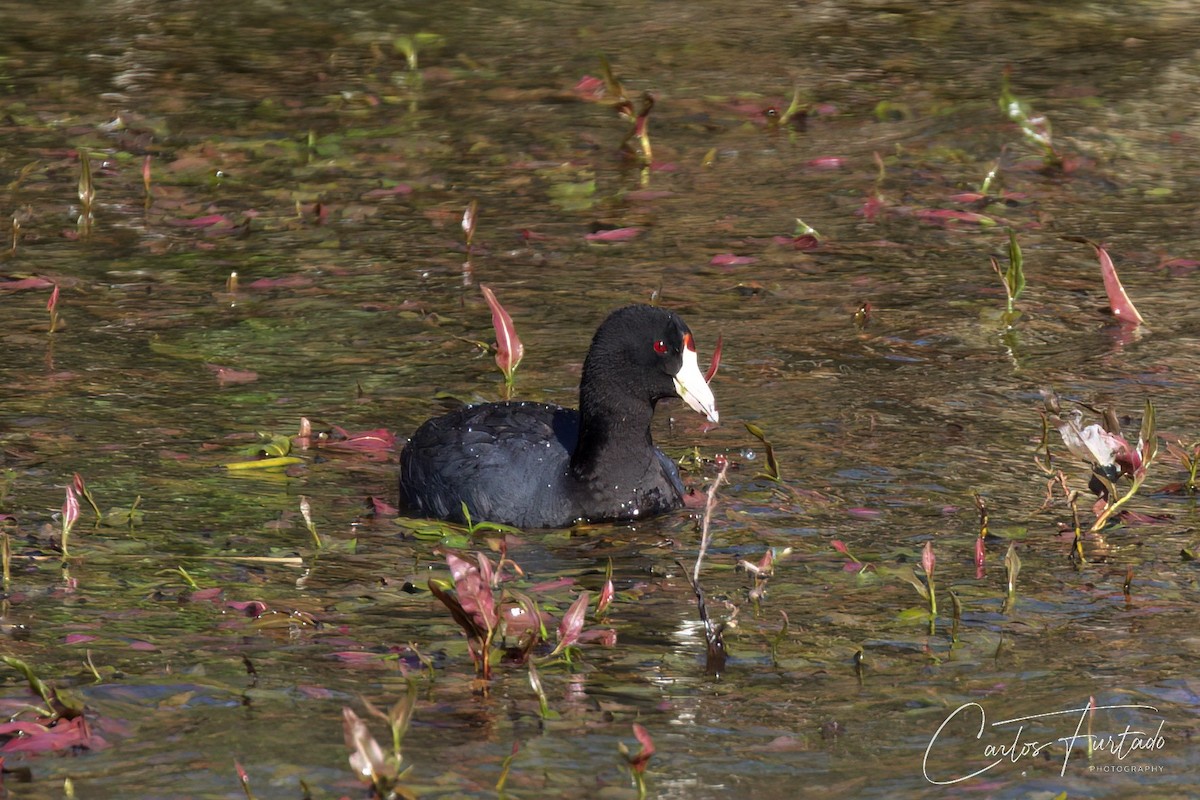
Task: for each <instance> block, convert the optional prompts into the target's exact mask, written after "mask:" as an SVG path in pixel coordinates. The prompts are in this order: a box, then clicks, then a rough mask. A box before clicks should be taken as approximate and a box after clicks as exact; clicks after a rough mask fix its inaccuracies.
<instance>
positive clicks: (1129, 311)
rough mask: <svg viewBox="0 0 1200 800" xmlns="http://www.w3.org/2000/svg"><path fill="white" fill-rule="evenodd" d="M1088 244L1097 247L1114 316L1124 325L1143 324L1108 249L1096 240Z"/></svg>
mask: <svg viewBox="0 0 1200 800" xmlns="http://www.w3.org/2000/svg"><path fill="white" fill-rule="evenodd" d="M1088 244H1090V245H1091V246H1092V247H1093V248H1095V250H1096V256H1097V258H1099V259H1100V275H1101V277H1102V278H1103V279H1104V293H1105V294H1107V295H1108V307H1109V308H1110V309H1111V310H1112V314H1113V316H1114V317H1116V318H1117V321H1118V322H1120V323H1121V324H1122V325H1132V326H1133V327H1135V328H1136V327H1137V326H1139V325H1141V324H1142V323H1143V322H1144V320H1143V319H1142V315H1141V314H1139V313H1138V310H1137V308H1136V307H1135V306H1134V305H1133V301H1132V300H1130V299H1129V295H1128V294H1126V293H1125V287H1124V286H1122V285H1121V279H1120V278H1119V277H1118V276H1117V268H1116V267H1115V266H1113V262H1112V258H1111V257H1110V256H1109V255H1108V251H1107V250H1105V249H1104V248H1103V247H1102V246H1100V245H1098V244H1096V243H1095V242H1088Z"/></svg>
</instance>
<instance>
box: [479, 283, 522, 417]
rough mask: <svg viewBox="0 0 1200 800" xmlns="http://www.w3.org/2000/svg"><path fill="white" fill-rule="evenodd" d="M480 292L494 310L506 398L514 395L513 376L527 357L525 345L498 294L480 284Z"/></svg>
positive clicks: (497, 360) (497, 361) (499, 359)
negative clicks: (498, 298) (497, 296)
mask: <svg viewBox="0 0 1200 800" xmlns="http://www.w3.org/2000/svg"><path fill="white" fill-rule="evenodd" d="M479 290H480V291H481V292H483V297H484V299H485V300H487V304H488V306H489V307H490V308H491V309H492V327H493V328H494V329H495V330H496V366H498V367H499V368H500V371H501V372H502V373H504V389H505V396H506V397H508V396H511V394H512V388H513V375H514V374H515V373H516V371H517V367H518V366H520V364H521V359H522V358H524V356H525V345H523V344H522V343H521V338H520V337H519V336H517V328H516V326H515V325H513V321H512V317H510V316H509V314H508V311H506V310H505V309H504V306H502V305H500V301H499V300H497V299H496V294H495V293H494V292H493V291H492V290H491V287H489V286H486V285H484V284H480V285H479Z"/></svg>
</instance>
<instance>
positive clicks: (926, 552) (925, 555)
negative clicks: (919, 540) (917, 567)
mask: <svg viewBox="0 0 1200 800" xmlns="http://www.w3.org/2000/svg"><path fill="white" fill-rule="evenodd" d="M936 565H937V559H936V558H935V557H934V555H933V540H932V539H931V540H929V541H927V542H925V548H924V549H923V550H922V551H921V569H923V570H925V575H926V577H929V576H932V575H933V568H934V567H935V566H936Z"/></svg>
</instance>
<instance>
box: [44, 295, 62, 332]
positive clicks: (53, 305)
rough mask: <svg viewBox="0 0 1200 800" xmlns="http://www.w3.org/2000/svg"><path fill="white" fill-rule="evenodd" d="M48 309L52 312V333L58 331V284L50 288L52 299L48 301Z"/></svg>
mask: <svg viewBox="0 0 1200 800" xmlns="http://www.w3.org/2000/svg"><path fill="white" fill-rule="evenodd" d="M46 311H47V313H49V314H50V329H49V330H50V333H56V332H57V331H58V324H59V320H58V284H57V283H56V284H54V288H53V289H51V290H50V299H49V300H47V301H46Z"/></svg>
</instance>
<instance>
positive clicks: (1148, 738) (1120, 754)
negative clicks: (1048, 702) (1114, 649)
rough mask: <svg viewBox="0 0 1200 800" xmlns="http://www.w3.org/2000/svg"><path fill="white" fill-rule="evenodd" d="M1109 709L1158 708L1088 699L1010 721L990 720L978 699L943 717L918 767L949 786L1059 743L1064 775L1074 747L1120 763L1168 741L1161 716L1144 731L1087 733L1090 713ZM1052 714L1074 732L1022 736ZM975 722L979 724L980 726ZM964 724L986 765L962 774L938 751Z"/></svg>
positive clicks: (930, 778) (1129, 727) (1128, 728)
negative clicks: (1029, 726) (988, 733)
mask: <svg viewBox="0 0 1200 800" xmlns="http://www.w3.org/2000/svg"><path fill="white" fill-rule="evenodd" d="M1112 709H1131V710H1135V711H1136V710H1140V711H1149V712H1155V713H1157V712H1158V709H1157V708H1155V707H1154V706H1146V705H1112V706H1097V705H1092V704H1091V703H1088V704H1086V705H1084V706H1083V707H1082V708H1068V709H1064V710H1062V711H1048V712H1045V713H1042V714H1030V715H1029V716H1027V717H1013V718H1012V719H1002V720H997V721H996V722H992V723H988V721H987V712H985V711H984V710H983V706H981V705H980V704H979V703H963V704H962V705H961V706H959V707H958V708H956V709H955V710H954V711H953V712H951V714H950V716H948V717H946V719H945V721H943V722H942V724H941V725H940V726H939V727H938V729H937V732H935V733H934V734H933V738H932V739H930V740H929V746H928V747H926V748H925V758H924V759H923V760H922V761H921V769H922V771H923V772H924V774H925V780H927V781H929V782H930V783H933V784H937V785H939V786H947V785H950V784H953V783H961V782H962V781H966V780H970V779H971V778H975V777H978V776H980V775H983V774H984V773H986V772H988V771H989V770H991V769H994V768H995V767H998V766H999V765H1001V764H1003V763H1005V762H1007V763H1010V764H1016V763H1018V762H1019V761H1021V760H1023V759H1026V758H1036V757H1037V756H1038V754H1039V753H1041V752H1042V751H1043V750H1045V749H1046V748H1048V747H1050V746H1052V745H1057V744H1062V745H1063V746H1064V748H1065V751H1066V752H1065V753H1064V754H1063V758H1062V770H1061V771H1060V772H1059V773H1058V774H1059V775H1060V776H1062V775H1066V774H1067V764H1068V763H1069V762H1070V760H1071V753H1072V752H1073V751H1075V749H1076V747H1077V746H1078V747H1079V748H1080V749H1082V750H1083V751H1084V752H1088V750H1089V748H1088V744H1089V742H1090V744H1091V747H1090V751H1091V752H1092V753H1096V752H1106V753H1109V754H1110V756H1111V757H1115V758H1116V759H1117V760H1118V761H1123V760H1125V759H1126V758H1128V757H1129V756H1130V755H1132V754H1133V753H1139V752H1140V753H1145V752H1153V751H1156V750H1161V749H1163V747H1164V746H1165V745H1166V741H1165V740H1164V739H1163V736H1162V729H1163V725H1164V724H1165V722H1166V720H1165V719H1160V720H1158V721H1157V727H1155V726H1154V724H1153V723H1151V724H1150V725H1147V726H1146V728H1145V729H1135V728H1134V727H1133V725H1125V729H1124V730H1123V731H1120V732H1116V733H1104V734H1093V733H1091V726H1090V725H1088V716H1089V714H1096V715H1097V716H1093V717H1092V720H1093V722H1095V721H1096V720H1098V719H1099V718H1100V717H1099V716H1098V715H1099V714H1100V712H1104V711H1109V710H1112ZM1056 718H1060V719H1061V720H1062V723H1063V726H1064V731H1065V730H1069V729H1070V728H1074V731H1073V732H1072V733H1071V734H1070V735H1068V736H1059V737H1057V738H1054V739H1046V740H1034V739H1030V738H1026V737H1025V736H1024V733H1025V727H1026V723H1029V722H1030V721H1031V720H1040V724H1043V725H1045V724H1048V723H1052V722H1054V721H1055V719H1056ZM975 723H978V725H976V724H975ZM947 728H949V730H947ZM964 728H965V729H966V730H967V731H968V732H972V731H973V732H974V737H975V739H976V740H977V741H979V742H981V743H982V745H983V747H982V754H983V759H984V766H982V767H980V768H979V769H976V770H974V771H973V772H969V773H967V774H961V773H960V772H958V771H955V770H953V769H952V768H947V767H946V766H945V764H944V761H945V760H946V759H944V758H939V753H938V748H939V746H941V747H942V748H943V752H945V748H947V747H948V746H949V741H950V739H951V734H952V733H958V732H959V731H961V730H963V729H964ZM989 728H991V729H993V731H994V737H995V738H994V739H987V740H985V739H984V731H986V730H987V729H989ZM1085 728H1086V730H1085ZM1010 734H1011V735H1010ZM954 738H955V739H960V738H961V736H960V735H956V736H954ZM954 750H955V752H956V753H957V752H961V750H960V749H959V748H957V747H956V748H954Z"/></svg>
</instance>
